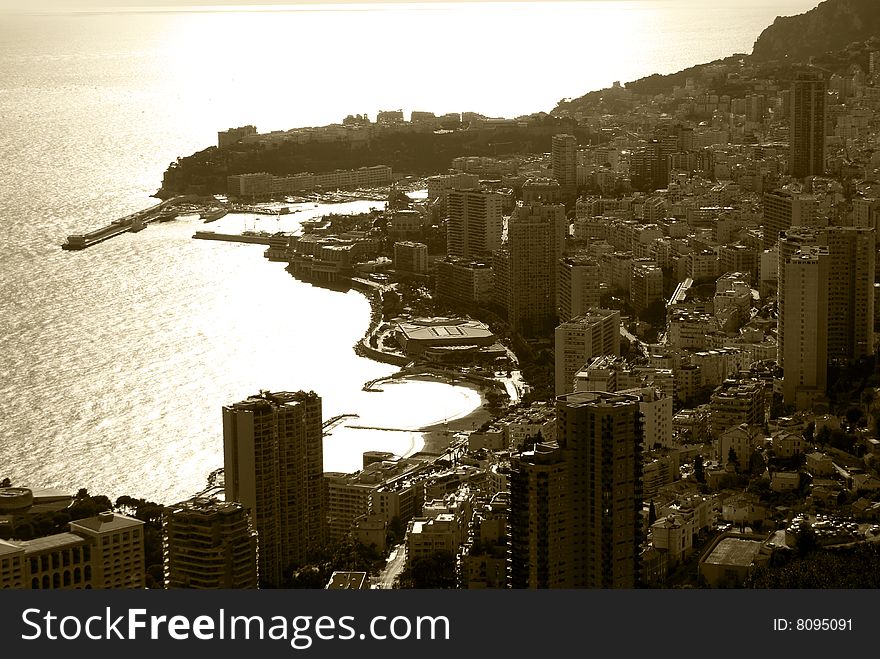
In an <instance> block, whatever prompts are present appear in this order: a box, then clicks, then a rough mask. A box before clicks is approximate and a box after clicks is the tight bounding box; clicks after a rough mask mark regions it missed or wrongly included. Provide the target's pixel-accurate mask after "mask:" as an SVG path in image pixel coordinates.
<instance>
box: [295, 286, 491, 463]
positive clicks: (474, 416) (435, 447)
mask: <svg viewBox="0 0 880 659" xmlns="http://www.w3.org/2000/svg"><path fill="white" fill-rule="evenodd" d="M291 276H294V275H293V274H292V273H291ZM303 281H307V280H303ZM309 283H312V284H313V285H315V284H314V282H309ZM350 283H351V289H352V290H356V291H358V292H359V293H360V294H361V295H363V296H364V297H365V298H366V299H367V301H368V302H369V304H370V323H369V325H368V327H367V329H366V331H365V332H364V335H363V337H361V338H360V339H359V340H358V341H357V343H355V344H354V346H353V350H354V351H355V353H356V354H357V355H358V356H360V357H363V358H364V359H370V360H372V361H374V362H377V363H382V364H392V365H395V366H399V367H401V368H400V370H398V371H397V372H395V373H393V374H391V375H389V376H387V378H382V380H388V381H393V382H402V381H406V380H422V381H427V382H441V383H443V384H447V385H449V386H452V387H465V388H467V389H471V390H473V391H476V392H477V393H479V395H480V405H479V406H478V407H476V408H475V409H472V410H471V411H469V412H466V413H463V414H460V415H459V416H455V417H452V418H450V419H446V420H443V421H436V422H434V423H430V424H427V425H424V426H421V427H420V428H419V429H418V430H417V432H419V433H420V434H421V435H422V442H421V446H419V445H418V443H416V444H415V445H414V446H413V447H412V448H411V449H410V450H409V451H407V452H406V453H405V454H404V455H402V456H401V457H410V456H413V455H417V454H420V453H424V454H428V455H441V454H442V453H443V452H445V451H446V450H447V449H448V448H449V446H450V444H451V443H452V439H453V436H454V435H455V433H458V432H463V431H470V430H474V429H476V428H479V427H480V426H481V425H483V424H484V423H485V422H487V421H489V420H491V419H492V414H491V413H490V412H489V411H488V410H487V409H486V407H485V404H486V403H487V402H488V398H487V396H486V387H485V386H481V385H480V384H478V383H475V382H469V381H467V380H466V379H464V378H462V379H461V380H460V381H455V380H453V381H450V380H451V379H452V378H449V377H446V376H444V375H442V374H433V373H427V372H421V373H412V374H408V373H406V372H405V369H404V368H403V367H405V366H406V364H405V363H400V361H401V360H400V358H398V357H397V356H396V355H388V357H389V358H390V359H378V358H377V356H379V355H384V354H385V353H383V352H382V351H380V350H376V349H373V348H371V347H370V346H369V340H370V337H371V336H372V334H373V333H374V332H375V331H376V329H377V328H379V327H380V326H381V325H382V323H383V322H384V321H385V315H384V313H383V310H382V299H381V295H380V289H379V285H375V286H374V285H372V284H370V283H369V282H367V281H365V280H361V279H355V280H352V281H351V282H350ZM331 290H334V289H331ZM340 292H341V291H340ZM392 358H393V359H392ZM370 384H379V385H380V386H381V382H376V383H365V386H367V385H370Z"/></svg>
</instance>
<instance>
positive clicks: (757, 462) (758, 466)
mask: <svg viewBox="0 0 880 659" xmlns="http://www.w3.org/2000/svg"><path fill="white" fill-rule="evenodd" d="M764 466H765V465H764V456H763V455H762V454H761V453H759V452H758V451H755V452H753V453H752V457H751V458H749V473H750V474H752V475H753V476H760V475H761V474H763V473H764Z"/></svg>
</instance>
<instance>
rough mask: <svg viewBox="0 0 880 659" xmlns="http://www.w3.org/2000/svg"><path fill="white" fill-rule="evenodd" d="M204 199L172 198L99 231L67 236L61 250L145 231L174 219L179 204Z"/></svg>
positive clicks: (121, 218)
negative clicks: (155, 223)
mask: <svg viewBox="0 0 880 659" xmlns="http://www.w3.org/2000/svg"><path fill="white" fill-rule="evenodd" d="M203 200H204V198H203V197H194V196H192V195H181V196H178V197H172V198H171V199H168V200H166V201H163V202H161V203H158V204H156V205H155V206H150V207H149V208H145V209H143V210H140V211H137V212H135V213H131V214H130V215H126V216H124V217H120V218H118V219H116V220H113V221H112V222H110V224H107V225H105V226H103V227H101V228H99V229H95V230H94V231H89V232H88V233H82V234H74V235H71V236H67V240H66V241H65V242H64V243H62V245H61V249H66V250H80V249H86V248H88V247H92V246H94V245H97V244H98V243H101V242H104V241H105V240H108V239H110V238H114V237H116V236H118V235H120V234H123V233H127V232H129V231H132V232H137V231H140V230H141V229H143V228H144V227H145V226H146V225H147V224H150V223H152V222H161V221H165V220H170V219H173V218H174V217H175V216H176V215H177V213H176V212H175V211H174V208H175V207H176V206H177V205H178V204H185V203H191V202H200V201H203Z"/></svg>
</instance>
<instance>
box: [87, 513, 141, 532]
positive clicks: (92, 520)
mask: <svg viewBox="0 0 880 659" xmlns="http://www.w3.org/2000/svg"><path fill="white" fill-rule="evenodd" d="M137 526H143V522H142V521H141V520H139V519H135V518H134V517H128V516H126V515H120V514H119V513H98V514H97V515H96V516H94V517H86V518H85V519H78V520H75V521H73V522H71V523H70V528H71V530H74V531H75V530H76V529H77V528H82V529H88V530H89V531H95V532H97V533H107V532H108V531H121V530H123V529H130V528H133V527H137ZM77 537H79V536H77Z"/></svg>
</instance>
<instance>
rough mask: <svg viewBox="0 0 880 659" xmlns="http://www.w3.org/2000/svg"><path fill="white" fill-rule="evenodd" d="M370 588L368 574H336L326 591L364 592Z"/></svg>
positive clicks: (331, 576)
mask: <svg viewBox="0 0 880 659" xmlns="http://www.w3.org/2000/svg"><path fill="white" fill-rule="evenodd" d="M368 587H369V585H368V584H367V573H366V572H334V573H333V574H332V575H330V582H329V583H328V584H327V586H326V588H325V590H363V589H365V588H368Z"/></svg>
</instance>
